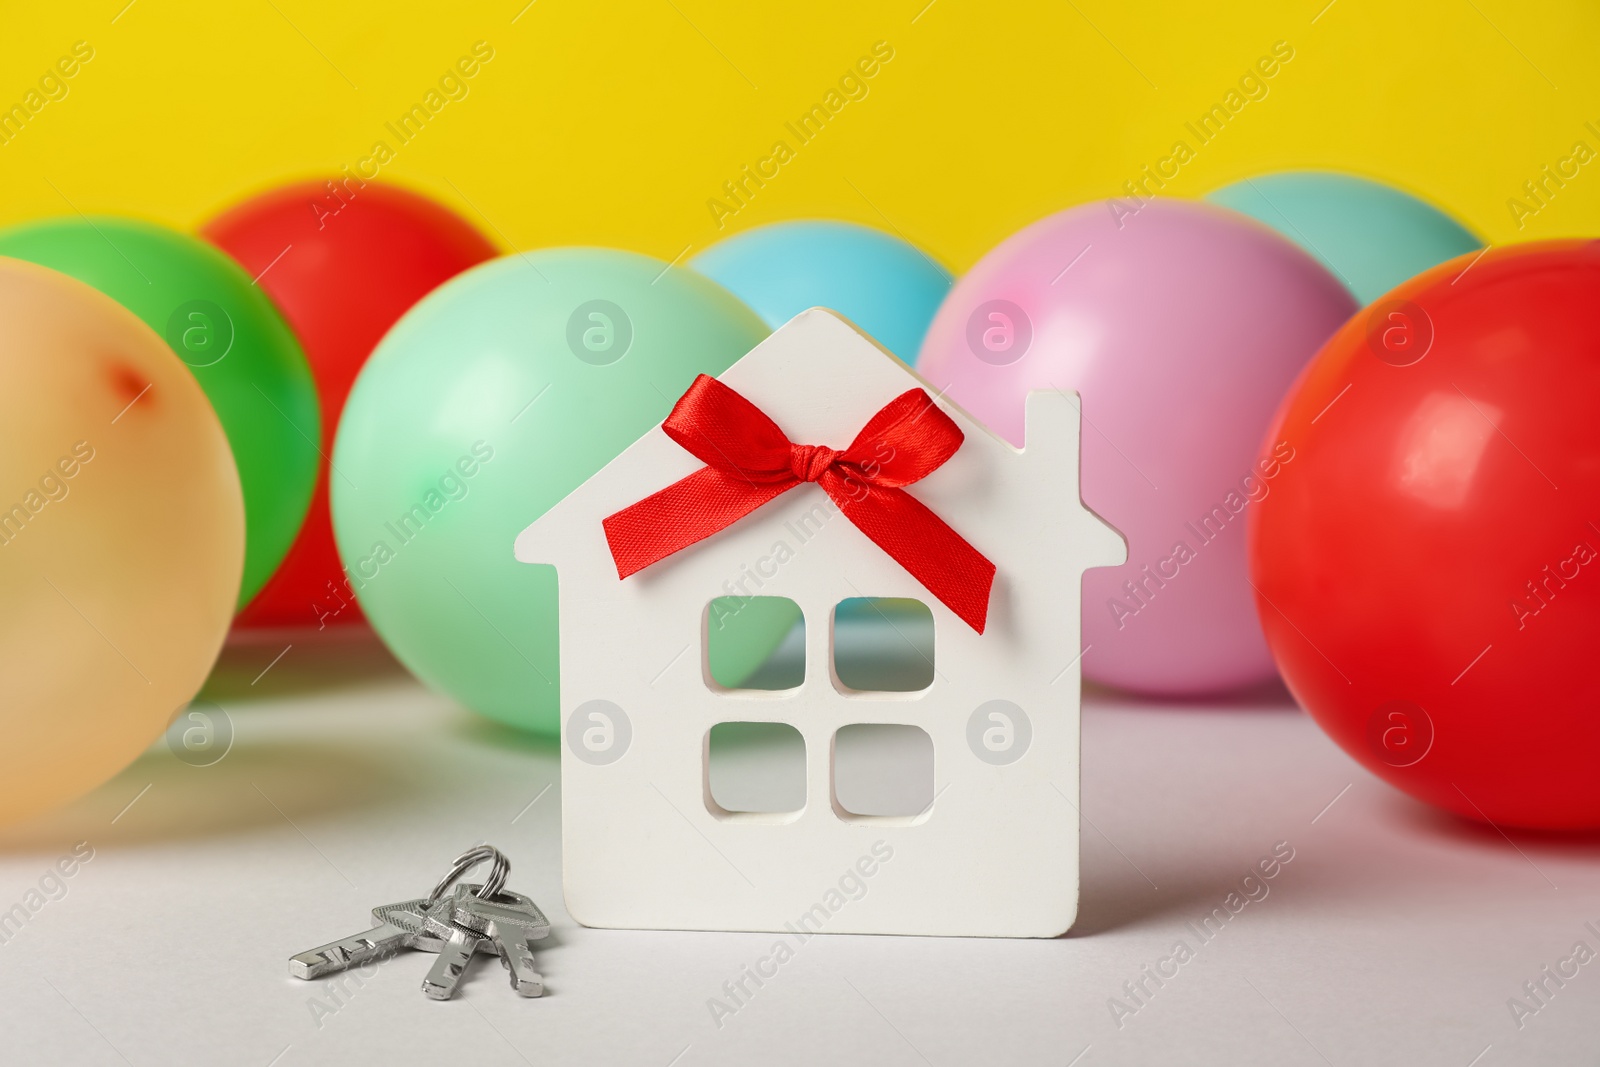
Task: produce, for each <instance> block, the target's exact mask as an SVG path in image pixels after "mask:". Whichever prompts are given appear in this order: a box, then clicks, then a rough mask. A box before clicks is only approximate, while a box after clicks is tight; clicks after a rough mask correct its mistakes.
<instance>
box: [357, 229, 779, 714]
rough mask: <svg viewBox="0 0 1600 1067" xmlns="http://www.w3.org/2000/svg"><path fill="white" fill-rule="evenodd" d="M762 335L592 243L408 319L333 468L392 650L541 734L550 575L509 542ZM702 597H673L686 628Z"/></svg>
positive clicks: (548, 673) (376, 369)
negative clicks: (700, 378) (521, 558)
mask: <svg viewBox="0 0 1600 1067" xmlns="http://www.w3.org/2000/svg"><path fill="white" fill-rule="evenodd" d="M767 333H768V330H767V328H766V326H765V325H764V324H763V323H762V321H761V320H760V319H759V318H757V317H756V315H755V314H754V313H753V312H752V311H751V310H750V309H749V308H747V307H746V306H745V305H744V304H743V303H741V302H740V301H739V300H738V299H737V298H735V297H734V296H733V295H732V294H731V293H729V292H727V291H726V290H725V289H723V288H722V287H721V286H719V285H717V284H716V283H715V282H712V281H710V280H709V279H707V278H705V277H704V276H702V275H700V274H696V273H695V272H693V271H689V270H682V269H669V268H668V266H667V264H665V263H663V262H661V261H659V260H655V259H651V258H649V257H646V256H641V255H634V254H632V253H628V252H617V251H610V250H606V249H594V248H563V249H548V250H544V251H539V252H531V253H527V254H523V255H514V256H506V257H503V258H501V259H496V260H491V261H489V262H487V263H484V264H481V265H479V266H477V267H474V268H473V269H471V270H469V271H467V272H465V273H463V274H461V275H458V276H457V277H455V278H454V279H452V280H451V281H449V282H447V283H445V284H444V285H443V286H441V287H440V288H439V289H437V290H435V291H434V292H433V293H431V294H429V295H428V296H427V297H425V298H424V299H423V300H422V301H421V302H420V303H418V304H417V305H416V306H415V307H414V308H412V309H411V310H410V311H409V312H407V313H406V315H405V316H404V317H403V318H402V319H401V320H400V321H399V322H398V323H396V324H395V326H394V328H393V329H391V330H390V332H389V333H388V335H387V336H385V337H384V339H383V341H382V342H380V343H379V345H378V347H377V349H376V350H375V351H374V352H373V354H372V356H371V358H370V359H369V360H368V361H367V363H366V365H365V367H364V368H363V369H362V371H361V374H360V376H359V377H358V378H357V379H356V383H355V387H354V388H353V389H352V390H351V393H350V399H349V401H348V402H347V403H346V404H345V408H344V414H343V416H342V417H341V419H340V422H339V431H338V435H337V437H336V439H335V442H334V449H333V473H332V477H331V487H332V489H331V496H332V509H333V526H334V535H335V539H336V541H337V542H338V545H339V552H340V555H341V557H342V558H343V561H344V563H345V566H346V570H347V573H348V575H349V583H350V586H351V588H352V590H353V591H354V593H355V596H356V597H357V598H358V599H359V600H360V603H361V606H362V608H363V609H364V610H365V611H366V614H367V618H368V619H369V620H370V621H371V623H372V626H373V628H374V629H375V630H376V631H377V632H378V634H379V635H380V636H381V637H382V638H383V640H384V642H385V643H386V644H387V645H388V646H389V648H390V650H392V651H393V652H394V654H395V655H396V656H397V657H398V658H399V659H400V660H401V661H402V662H403V663H404V664H405V665H406V666H407V667H409V668H410V669H411V670H412V671H413V672H414V673H415V674H416V675H417V676H418V677H420V678H421V679H422V680H423V681H424V682H426V683H428V684H429V685H431V686H433V687H434V688H436V689H439V690H441V691H443V692H445V693H448V694H449V695H451V696H453V697H454V698H455V699H456V700H458V701H459V702H461V703H462V704H464V705H466V706H467V707H469V708H472V709H473V710H475V711H478V712H481V713H482V714H484V715H487V716H489V717H491V718H494V719H497V720H500V721H501V722H504V723H507V724H510V725H512V726H517V727H521V728H524V729H528V730H533V731H536V732H539V733H543V734H547V735H550V736H555V735H557V734H558V733H559V729H560V727H559V695H560V689H559V685H560V670H559V660H558V638H557V632H556V622H557V611H556V607H557V605H556V595H557V577H556V573H555V571H554V569H553V568H550V567H539V566H531V565H529V564H525V563H518V562H517V561H516V560H515V559H514V558H513V555H512V545H513V542H514V541H515V539H516V536H517V534H518V533H519V532H521V530H522V529H523V528H524V527H525V526H527V525H528V524H529V523H530V522H532V521H533V520H535V519H537V518H538V517H539V516H540V515H542V514H544V512H545V511H546V510H547V509H549V508H550V506H551V505H553V504H555V503H556V502H557V501H559V500H561V499H562V498H563V497H565V496H566V495H567V494H568V493H570V492H571V491H572V490H574V489H576V488H577V487H578V486H579V485H581V484H583V482H584V481H586V480H587V479H588V478H589V477H590V476H592V475H593V474H595V473H596V472H597V471H599V470H600V468H601V467H603V466H604V465H605V464H606V463H608V462H610V460H612V459H613V458H615V457H616V456H617V455H618V454H619V453H620V452H622V450H623V449H625V448H627V447H628V446H629V445H631V444H632V443H633V442H634V441H636V440H638V438H639V437H641V436H642V435H643V434H644V433H645V432H646V431H648V430H649V429H650V428H651V427H653V426H655V425H656V424H657V423H659V422H660V421H661V420H662V419H663V418H665V417H666V415H667V413H668V412H669V411H670V410H671V409H672V405H673V403H674V402H675V401H676V400H677V399H678V397H679V396H681V395H682V394H683V392H684V390H685V389H687V388H688V387H689V384H690V383H691V382H692V381H693V380H694V378H695V376H696V375H697V374H701V373H705V374H712V375H715V374H720V373H721V372H722V371H724V370H725V369H727V367H728V366H729V365H730V364H732V363H733V362H734V361H735V360H737V359H739V358H740V357H741V356H743V355H744V354H745V353H746V352H748V351H749V350H750V349H751V348H753V347H755V345H756V344H758V343H759V342H760V341H761V340H762V339H763V338H764V337H766V335H767ZM594 534H595V537H597V538H598V537H601V536H602V533H601V531H600V528H599V527H598V526H596V527H595V531H594ZM662 565H663V566H668V565H670V562H668V563H664V564H662ZM718 592H720V591H719V590H710V591H708V596H715V595H717V594H718ZM562 593H563V594H564V595H571V591H570V590H568V589H565V588H563V589H562ZM704 607H705V605H703V604H686V605H684V610H685V612H687V613H688V615H687V616H686V619H689V620H691V621H686V623H685V632H686V633H693V632H695V631H696V630H697V629H698V620H699V617H700V613H701V611H702V610H703V609H704ZM788 623H789V618H788V616H787V615H785V616H784V617H782V618H779V619H775V620H772V621H771V623H770V624H769V625H767V626H766V627H765V630H766V631H767V636H766V639H765V641H764V642H761V641H756V642H753V643H751V644H749V645H748V646H747V647H743V648H740V649H739V650H738V652H739V654H741V655H742V656H744V658H745V659H746V660H747V662H742V663H735V664H731V665H724V666H723V667H722V671H723V675H724V676H734V675H739V674H747V673H748V672H749V671H750V670H753V669H754V667H755V665H756V664H757V663H759V662H760V660H761V659H763V658H764V657H765V655H766V653H767V652H769V651H770V650H771V649H772V648H773V647H775V646H776V645H777V643H778V641H779V640H781V638H782V636H783V633H784V631H785V630H786V629H787V626H788ZM597 654H602V655H611V656H614V657H615V658H616V662H617V668H618V669H619V670H635V669H637V670H646V669H648V670H650V671H652V672H654V671H657V670H661V669H664V668H665V667H666V666H667V665H666V664H656V665H645V664H637V663H634V662H633V661H632V659H631V657H632V655H633V650H631V649H627V648H612V649H602V650H597Z"/></svg>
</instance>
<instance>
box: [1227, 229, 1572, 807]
mask: <svg viewBox="0 0 1600 1067" xmlns="http://www.w3.org/2000/svg"><path fill="white" fill-rule="evenodd" d="M1597 397H1600V241H1548V242H1540V243H1537V244H1525V245H1516V246H1511V247H1508V248H1500V249H1494V250H1491V251H1489V252H1487V253H1484V254H1482V255H1481V258H1474V257H1473V256H1463V257H1462V258H1460V259H1457V260H1454V261H1452V262H1450V263H1446V264H1443V265H1441V266H1439V267H1436V268H1434V269H1433V270H1430V271H1428V272H1426V273H1424V274H1421V275H1419V276H1417V277H1416V278H1413V279H1412V280H1411V281H1409V282H1407V283H1405V284H1404V285H1402V286H1400V287H1399V288H1397V289H1395V290H1394V291H1393V292H1391V293H1390V294H1389V295H1388V296H1387V297H1385V298H1384V299H1382V300H1379V301H1378V302H1376V303H1375V304H1373V305H1372V306H1371V307H1370V308H1367V309H1366V310H1364V311H1363V312H1361V314H1359V315H1357V316H1355V317H1354V318H1353V319H1351V320H1350V321H1349V322H1348V323H1346V324H1345V326H1344V327H1343V328H1342V329H1341V330H1340V331H1339V333H1337V334H1336V335H1334V337H1333V339H1332V340H1330V341H1329V342H1328V343H1327V345H1326V346H1325V347H1324V348H1323V350H1322V351H1321V352H1320V353H1319V354H1318V355H1317V357H1316V359H1315V360H1314V361H1313V362H1312V363H1311V365H1310V366H1309V367H1307V368H1306V371H1305V373H1304V374H1303V375H1302V376H1301V379H1300V381H1299V382H1298V383H1297V384H1296V386H1295V388H1294V389H1293V390H1292V391H1291V392H1290V394H1289V396H1288V398H1287V399H1286V400H1285V401H1284V404H1283V406H1282V408H1281V409H1280V410H1279V412H1278V416H1277V420H1276V423H1275V425H1274V426H1273V428H1272V430H1271V431H1270V433H1269V436H1268V438H1267V441H1266V451H1267V452H1269V453H1270V452H1271V451H1272V450H1273V448H1274V446H1275V445H1277V443H1278V442H1287V443H1288V445H1289V446H1290V447H1291V448H1292V449H1293V451H1294V455H1293V458H1292V459H1290V460H1289V461H1287V462H1285V463H1284V464H1283V467H1282V472H1281V475H1280V477H1279V478H1278V479H1276V480H1275V481H1274V482H1273V487H1272V492H1271V494H1270V495H1269V496H1268V497H1267V498H1266V499H1265V500H1263V501H1261V502H1260V503H1258V504H1257V505H1256V506H1255V508H1254V509H1252V511H1251V525H1250V569H1251V577H1252V580H1253V582H1254V584H1255V586H1256V592H1257V597H1256V607H1257V609H1258V610H1259V612H1260V614H1261V620H1262V625H1263V626H1264V628H1265V630H1266V635H1267V642H1268V644H1269V645H1270V646H1271V648H1272V651H1273V655H1274V657H1275V658H1276V659H1277V662H1278V666H1279V667H1280V668H1281V669H1282V671H1283V675H1284V678H1285V679H1286V680H1287V681H1288V683H1289V687H1290V689H1291V690H1293V692H1294V694H1295V696H1296V698H1297V699H1298V700H1299V701H1300V703H1301V704H1302V705H1303V706H1305V707H1306V708H1307V709H1308V710H1309V711H1310V712H1311V715H1312V716H1313V717H1314V718H1315V719H1316V721H1317V723H1318V724H1319V725H1320V726H1321V727H1322V728H1323V729H1324V730H1325V731H1327V733H1328V735H1329V736H1330V737H1332V738H1333V739H1334V741H1336V742H1337V743H1338V744H1339V745H1340V746H1341V747H1342V748H1343V749H1344V750H1345V751H1346V752H1348V753H1350V754H1351V755H1352V756H1354V757H1355V758H1356V759H1357V760H1359V761H1360V762H1361V763H1362V764H1364V765H1365V766H1366V767H1367V768H1368V769H1369V770H1371V771H1372V772H1373V773H1375V774H1377V775H1378V776H1379V777H1381V778H1384V779H1386V780H1387V781H1389V782H1390V783H1391V784H1393V785H1395V786H1398V787H1399V788H1400V789H1403V790H1405V791H1406V792H1408V793H1410V794H1411V795H1412V796H1415V797H1417V798H1419V799H1421V800H1424V801H1426V802H1428V803H1430V804H1435V805H1437V806H1439V807H1441V808H1446V809H1448V810H1450V811H1453V812H1456V813H1457V814H1460V815H1463V816H1467V817H1469V818H1473V819H1482V820H1487V821H1491V822H1494V823H1496V824H1501V825H1506V824H1509V825H1513V826H1523V827H1537V828H1545V829H1578V828H1593V827H1600V774H1596V773H1595V769H1594V759H1595V754H1596V753H1597V752H1600V672H1597V671H1596V670H1595V669H1594V658H1595V643H1596V638H1600V526H1597V525H1596V524H1597V523H1600V419H1597V416H1596V398H1597Z"/></svg>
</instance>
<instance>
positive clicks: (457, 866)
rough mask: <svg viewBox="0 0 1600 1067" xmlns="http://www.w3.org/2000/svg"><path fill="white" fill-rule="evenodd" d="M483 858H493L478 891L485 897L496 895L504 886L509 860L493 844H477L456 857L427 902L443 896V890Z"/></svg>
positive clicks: (509, 865)
mask: <svg viewBox="0 0 1600 1067" xmlns="http://www.w3.org/2000/svg"><path fill="white" fill-rule="evenodd" d="M484 860H493V861H494V866H493V867H491V868H490V869H489V877H488V878H486V879H485V880H484V883H483V889H482V890H480V893H481V895H482V896H483V897H485V898H493V897H494V896H496V895H498V894H499V892H500V890H502V889H504V888H505V885H506V876H507V875H509V874H510V873H511V861H510V860H508V859H506V856H505V853H503V852H501V851H500V850H499V849H497V848H495V847H494V846H493V845H477V846H475V847H473V848H469V849H467V850H466V851H465V852H463V853H462V854H461V855H459V856H457V857H456V861H455V863H453V864H452V865H451V867H450V873H448V874H446V875H445V876H444V877H443V878H441V879H440V880H439V884H438V885H436V886H434V887H433V892H431V893H429V894H428V902H429V903H430V904H431V903H432V902H433V901H435V900H438V899H439V898H440V897H442V896H444V892H445V890H447V889H449V888H450V887H451V886H452V885H454V884H455V883H456V881H457V880H458V879H460V877H461V876H462V875H464V874H466V873H467V872H468V871H470V870H472V868H474V867H476V866H477V865H478V864H480V863H482V862H483V861H484Z"/></svg>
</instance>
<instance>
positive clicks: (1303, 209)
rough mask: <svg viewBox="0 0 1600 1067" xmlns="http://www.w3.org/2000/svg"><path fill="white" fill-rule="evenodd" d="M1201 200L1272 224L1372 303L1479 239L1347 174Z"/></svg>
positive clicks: (1420, 204)
mask: <svg viewBox="0 0 1600 1067" xmlns="http://www.w3.org/2000/svg"><path fill="white" fill-rule="evenodd" d="M1206 199H1207V200H1209V201H1211V202H1212V203H1215V204H1221V205H1222V206H1223V207H1226V208H1232V209H1233V210H1234V211H1239V212H1243V213H1244V214H1246V215H1249V216H1250V217H1252V218H1255V219H1258V220H1260V221H1261V222H1264V223H1266V224H1267V225H1268V226H1271V227H1272V228H1273V229H1274V230H1277V231H1278V232H1279V233H1281V234H1283V235H1284V236H1285V237H1287V238H1289V239H1290V240H1291V241H1293V242H1295V243H1296V244H1298V245H1299V246H1300V247H1301V248H1304V249H1305V250H1306V251H1307V252H1310V253H1311V254H1312V255H1313V256H1315V257H1316V258H1317V259H1319V260H1321V261H1322V264H1323V265H1324V266H1325V267H1327V268H1328V269H1329V270H1331V271H1333V273H1334V274H1335V275H1337V276H1338V277H1339V279H1340V280H1342V281H1343V282H1344V284H1345V287H1346V288H1348V289H1349V290H1350V291H1351V292H1352V293H1353V294H1355V298H1356V299H1357V300H1359V301H1360V302H1361V303H1362V304H1363V305H1366V304H1370V303H1372V302H1373V301H1374V300H1376V299H1377V298H1378V297H1380V296H1382V295H1383V294H1384V293H1387V292H1388V291H1389V290H1390V289H1393V288H1394V287H1395V286H1397V285H1399V284H1400V283H1401V282H1403V281H1405V280H1406V279H1408V278H1411V277H1413V276H1414V275H1417V274H1420V273H1422V272H1423V271H1425V270H1427V269H1428V268H1429V267H1433V266H1437V265H1438V264H1440V263H1443V262H1445V261H1446V260H1449V259H1454V258H1455V257H1456V256H1459V255H1461V254H1463V253H1465V252H1475V251H1477V250H1478V249H1479V248H1482V247H1483V241H1482V239H1481V238H1479V237H1478V236H1477V235H1476V234H1474V233H1473V232H1472V231H1471V230H1468V229H1467V228H1466V227H1465V226H1463V225H1461V223H1459V222H1457V221H1456V220H1455V219H1453V218H1451V217H1450V216H1449V215H1446V214H1445V213H1444V212H1443V211H1440V210H1439V209H1438V208H1436V207H1434V206H1433V205H1431V204H1428V203H1425V202H1424V201H1421V200H1418V199H1417V198H1416V197H1414V196H1411V195H1409V194H1407V193H1402V192H1401V191H1400V190H1398V189H1395V188H1392V187H1390V186H1387V185H1384V184H1383V183H1382V182H1375V181H1370V180H1368V179H1366V178H1357V177H1354V176H1352V175H1348V174H1330V173H1324V172H1319V171H1288V172H1284V173H1281V174H1266V175H1263V176H1261V177H1259V178H1246V179H1245V180H1243V181H1240V182H1235V183H1234V184H1232V185H1225V186H1223V187H1222V188H1221V189H1218V190H1216V191H1215V192H1212V193H1208V194H1207V195H1206Z"/></svg>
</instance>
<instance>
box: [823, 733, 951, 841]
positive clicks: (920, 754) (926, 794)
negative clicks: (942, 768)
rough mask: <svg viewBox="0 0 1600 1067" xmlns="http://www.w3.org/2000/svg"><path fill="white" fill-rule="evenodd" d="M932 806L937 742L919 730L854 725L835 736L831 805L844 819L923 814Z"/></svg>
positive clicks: (905, 816)
mask: <svg viewBox="0 0 1600 1067" xmlns="http://www.w3.org/2000/svg"><path fill="white" fill-rule="evenodd" d="M932 804H933V738H931V737H929V736H928V733H927V731H926V730H923V729H922V728H921V727H917V726H904V725H901V724H899V723H868V722H862V723H853V724H852V725H850V726H845V727H841V728H840V729H839V732H838V733H836V734H834V735H833V805H834V809H835V810H836V811H839V812H840V813H842V814H844V815H866V816H893V817H901V818H909V817H913V816H917V815H921V814H922V813H923V812H925V811H926V810H928V808H929V806H930V805H932Z"/></svg>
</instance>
